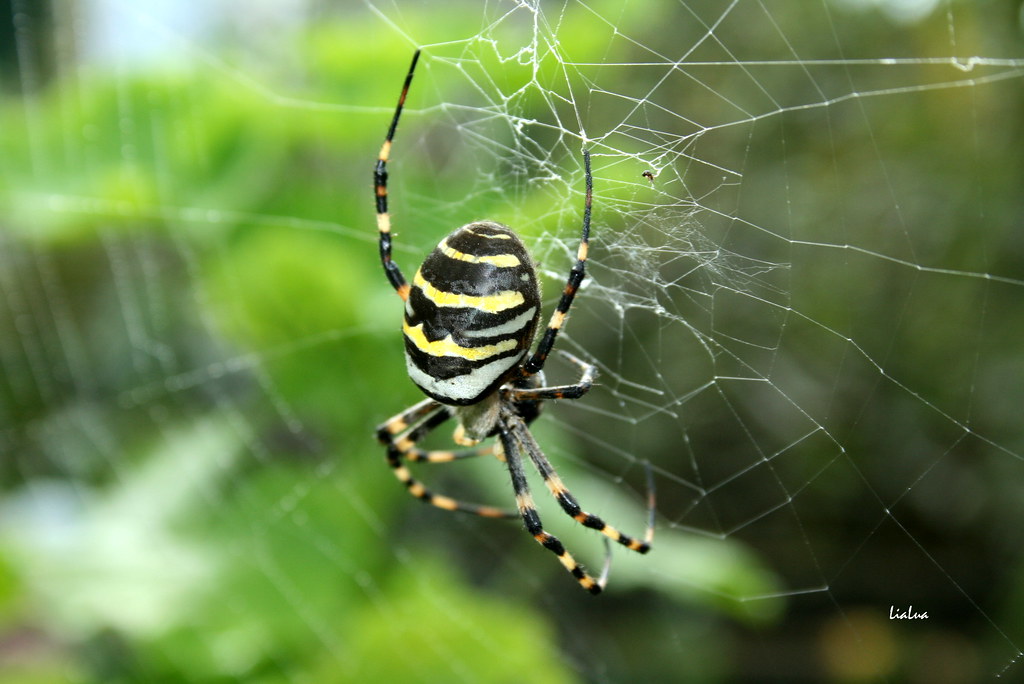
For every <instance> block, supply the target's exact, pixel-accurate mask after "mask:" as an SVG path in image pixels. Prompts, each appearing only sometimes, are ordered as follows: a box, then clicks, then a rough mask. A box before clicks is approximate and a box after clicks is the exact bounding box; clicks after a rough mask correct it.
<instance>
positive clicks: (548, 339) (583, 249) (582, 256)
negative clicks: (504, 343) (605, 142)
mask: <svg viewBox="0 0 1024 684" xmlns="http://www.w3.org/2000/svg"><path fill="white" fill-rule="evenodd" d="M583 168H584V172H585V174H586V184H587V191H586V196H585V198H584V201H583V231H582V235H581V236H580V246H579V249H578V250H577V251H576V263H575V264H574V265H573V267H572V270H571V271H569V279H568V280H567V281H566V283H565V288H564V289H563V290H562V298H561V299H560V300H559V301H558V307H557V308H556V309H555V312H554V313H553V314H551V320H550V322H549V323H548V327H547V329H546V330H545V331H544V337H542V338H541V341H540V344H538V345H537V351H535V352H534V353H533V356H531V357H530V360H529V361H527V362H526V363H525V364H524V365H523V374H524V375H535V374H536V373H539V372H540V370H541V369H542V368H543V367H544V362H545V361H546V360H547V358H548V354H550V353H551V348H552V347H553V346H554V345H555V338H556V337H557V336H558V331H559V330H561V329H562V326H563V325H564V324H565V318H566V316H567V315H568V313H569V307H571V306H572V300H573V299H574V298H575V297H576V291H577V290H579V287H580V283H581V282H583V276H584V275H585V270H586V263H587V251H588V249H589V248H590V213H591V206H592V205H593V199H594V179H593V177H592V176H591V173H590V150H586V149H585V150H583Z"/></svg>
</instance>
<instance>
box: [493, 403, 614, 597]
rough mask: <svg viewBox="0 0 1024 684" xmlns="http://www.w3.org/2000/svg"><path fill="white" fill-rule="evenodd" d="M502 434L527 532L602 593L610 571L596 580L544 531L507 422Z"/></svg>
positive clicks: (585, 585)
mask: <svg viewBox="0 0 1024 684" xmlns="http://www.w3.org/2000/svg"><path fill="white" fill-rule="evenodd" d="M498 435H499V437H500V439H501V444H502V448H503V449H504V451H505V462H506V463H507V464H508V471H509V474H510V475H511V476H512V488H513V490H515V495H516V507H517V508H518V509H519V515H520V516H522V518H523V523H524V524H525V525H526V530H527V531H528V532H529V533H530V534H531V535H533V538H534V539H535V540H537V543H538V544H540V545H541V546H543V547H544V548H545V549H547V550H548V551H550V552H551V553H553V554H555V556H556V557H557V558H558V562H559V563H561V564H562V567H564V568H565V569H566V570H567V571H568V572H569V574H570V575H572V576H573V577H575V578H576V581H577V582H579V583H580V586H581V587H583V589H585V590H586V591H589V592H590V593H591V594H595V595H596V594H600V593H601V590H602V589H604V579H605V576H606V575H607V571H605V572H602V575H601V577H600V578H597V579H595V578H594V577H593V576H591V575H590V574H589V573H588V572H587V571H586V570H585V569H584V568H583V566H582V565H580V564H579V563H577V562H576V559H575V558H573V557H572V554H570V553H569V552H568V551H567V550H566V549H565V547H564V546H563V545H562V542H561V541H559V539H558V537H556V536H554V535H553V534H550V533H548V532H546V531H545V530H544V527H543V525H542V523H541V520H540V515H538V513H537V506H536V505H535V504H534V501H533V496H531V494H530V485H529V484H528V483H527V481H526V473H525V472H523V463H522V460H521V459H520V457H519V452H520V450H519V449H518V448H517V444H516V442H517V440H516V437H515V436H514V435H513V434H512V433H511V432H510V431H509V429H508V426H507V424H506V423H505V422H504V421H503V423H502V426H501V427H500V428H499V432H498Z"/></svg>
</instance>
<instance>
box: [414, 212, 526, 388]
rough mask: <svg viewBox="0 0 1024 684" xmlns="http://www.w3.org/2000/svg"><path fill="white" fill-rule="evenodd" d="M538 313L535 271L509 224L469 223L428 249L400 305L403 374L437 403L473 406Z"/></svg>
mask: <svg viewBox="0 0 1024 684" xmlns="http://www.w3.org/2000/svg"><path fill="white" fill-rule="evenodd" d="M539 315H540V291H539V290H538V288H537V274H536V272H535V271H534V268H533V263H532V262H531V261H530V255H529V253H528V252H527V251H526V247H525V245H523V242H522V240H520V239H519V236H517V235H516V234H515V233H513V232H512V231H511V230H510V229H509V228H507V227H505V226H503V225H501V224H498V223H491V222H489V221H480V222H477V223H470V224H468V225H465V226H463V227H462V228H459V229H458V230H456V231H454V232H453V233H451V234H450V235H449V236H448V237H446V238H445V239H443V240H441V243H440V244H439V245H438V246H437V247H435V248H434V251H433V252H431V253H430V254H429V255H428V256H427V258H426V260H424V262H423V265H422V266H420V269H419V270H418V271H417V272H416V276H415V277H414V278H413V282H412V288H411V290H410V292H409V299H408V300H406V304H405V322H404V324H403V326H402V331H403V333H404V334H405V361H406V366H407V367H408V369H409V377H411V378H412V381H413V382H415V383H416V385H418V386H419V388H420V389H421V390H423V391H424V392H425V393H426V394H427V395H428V396H430V397H431V398H433V399H436V400H437V401H440V402H442V403H445V404H455V405H468V404H475V403H477V402H478V401H480V400H481V399H483V398H484V397H486V396H487V395H488V394H490V393H491V392H493V391H494V390H496V389H497V388H498V387H499V386H500V385H501V384H502V383H504V382H506V381H507V380H508V378H509V376H510V375H511V374H512V372H513V370H514V369H515V367H516V365H517V364H518V363H519V361H520V360H521V359H522V358H523V356H524V355H525V354H526V352H527V350H528V349H529V347H530V342H531V340H532V339H533V331H534V329H535V328H536V327H537V318H538V316H539Z"/></svg>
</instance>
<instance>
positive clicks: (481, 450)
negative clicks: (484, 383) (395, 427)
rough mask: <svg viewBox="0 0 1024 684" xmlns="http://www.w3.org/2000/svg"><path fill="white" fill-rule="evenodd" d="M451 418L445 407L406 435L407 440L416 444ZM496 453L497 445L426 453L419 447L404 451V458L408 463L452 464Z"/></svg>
mask: <svg viewBox="0 0 1024 684" xmlns="http://www.w3.org/2000/svg"><path fill="white" fill-rule="evenodd" d="M451 417H452V412H451V409H449V408H447V407H445V408H444V409H443V410H440V411H438V412H437V413H434V414H433V415H431V416H430V417H428V418H427V419H426V420H424V421H423V422H422V423H420V424H419V425H417V426H416V427H415V428H414V429H413V430H410V431H409V433H408V434H407V435H405V439H408V440H410V441H412V442H413V443H414V444H415V443H417V442H419V441H420V440H421V439H423V437H424V436H426V435H427V433H429V432H430V431H432V430H434V429H435V428H436V427H437V426H439V425H441V424H442V423H444V422H445V421H447V420H448V419H449V418H451ZM496 451H497V449H496V444H495V445H490V446H485V447H476V448H473V449H460V450H458V451H451V450H448V449H444V450H441V449H436V450H431V451H426V450H424V449H420V448H418V447H412V448H409V449H407V450H405V451H403V452H402V456H404V457H405V459H406V460H407V461H409V462H413V463H450V462H451V461H458V460H462V459H464V458H474V457H476V456H485V455H488V454H491V455H494V454H495V453H496Z"/></svg>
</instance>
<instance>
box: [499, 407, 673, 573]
mask: <svg viewBox="0 0 1024 684" xmlns="http://www.w3.org/2000/svg"><path fill="white" fill-rule="evenodd" d="M507 429H508V430H510V431H511V432H512V433H513V434H514V436H515V438H516V441H518V442H519V443H520V444H522V446H523V448H524V449H525V450H526V453H527V454H528V455H529V457H530V460H531V461H533V465H534V466H536V468H537V471H538V472H539V473H540V475H541V477H542V478H544V484H545V485H547V488H548V490H549V491H550V492H551V495H552V496H553V497H555V500H556V501H557V502H558V504H559V505H560V506H561V507H562V510H564V511H565V512H566V513H567V514H568V515H569V516H570V517H572V518H573V519H574V520H575V521H576V522H578V523H580V524H581V525H583V526H584V527H589V528H591V529H594V530H597V531H598V532H600V533H601V534H603V535H605V536H606V537H608V538H609V539H611V540H612V541H614V542H618V543H619V544H622V545H623V546H625V547H626V548H627V549H630V550H632V551H636V552H637V553H647V552H648V551H650V550H651V544H650V540H651V538H652V537H653V532H654V528H653V527H649V528H648V531H647V540H646V541H640V540H639V539H634V538H633V537H630V536H629V535H626V534H623V533H622V532H619V531H618V530H617V529H615V528H614V527H612V526H611V525H609V524H608V523H606V522H605V521H604V520H602V519H601V518H599V517H598V516H596V515H594V514H592V513H587V512H586V511H584V510H583V509H582V508H580V504H579V502H578V501H576V497H574V496H573V495H572V493H571V492H570V491H569V490H568V489H567V488H566V486H565V484H563V483H562V479H561V478H560V477H559V476H558V473H556V472H555V469H554V467H553V466H552V465H551V462H550V461H548V459H547V457H546V456H545V455H544V452H543V451H541V449H540V446H539V445H538V444H537V442H536V440H534V438H533V435H531V434H530V430H529V428H527V427H526V424H525V423H524V422H523V421H522V420H521V419H520V418H519V417H518V416H511V417H510V418H509V420H508V421H507Z"/></svg>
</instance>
